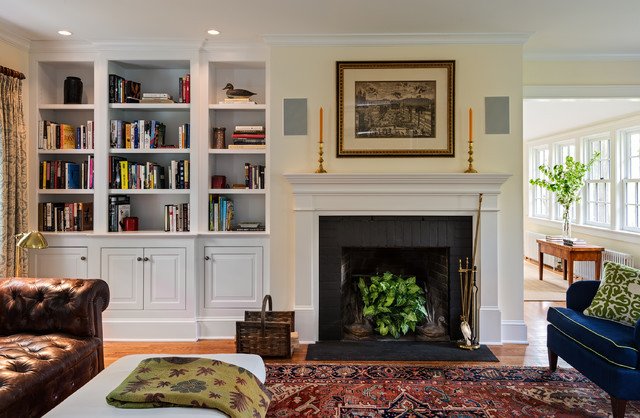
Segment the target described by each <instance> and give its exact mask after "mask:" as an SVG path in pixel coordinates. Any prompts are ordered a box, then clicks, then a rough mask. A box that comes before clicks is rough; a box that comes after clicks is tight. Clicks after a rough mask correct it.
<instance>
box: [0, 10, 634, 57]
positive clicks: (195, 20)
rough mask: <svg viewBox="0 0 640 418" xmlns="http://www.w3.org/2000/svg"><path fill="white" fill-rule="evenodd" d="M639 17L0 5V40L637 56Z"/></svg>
mask: <svg viewBox="0 0 640 418" xmlns="http://www.w3.org/2000/svg"><path fill="white" fill-rule="evenodd" d="M639 16H640V2H639V1H637V0H616V1H614V2H606V1H602V0H536V1H525V0H482V1H478V0H396V1H390V0H269V1H266V0H183V1H176V0H109V1H100V0H20V1H15V0H0V32H4V33H11V34H13V35H16V36H18V37H21V38H24V39H27V40H53V39H60V38H61V37H60V35H58V34H57V33H56V32H57V31H58V30H60V29H66V30H69V31H71V32H73V35H72V36H71V37H69V38H70V39H74V40H76V41H86V42H117V41H127V40H137V41H140V40H165V39H171V40H193V41H199V40H201V41H204V40H207V39H210V40H212V41H215V42H224V43H229V42H259V41H261V40H262V37H263V36H264V35H303V34H306V35H337V34H340V35H350V34H378V35H380V34H450V33H457V34H506V33H509V34H525V35H527V36H529V37H528V40H527V42H526V43H525V44H524V52H525V53H526V54H575V55H585V54H587V55H588V54H598V55H601V54H618V55H629V54H631V55H637V54H640V42H638V40H640V25H639V24H638V18H639ZM212 28H215V29H217V30H219V31H220V32H221V34H220V35H218V36H216V37H212V36H211V35H208V34H207V33H206V31H207V30H208V29H212Z"/></svg>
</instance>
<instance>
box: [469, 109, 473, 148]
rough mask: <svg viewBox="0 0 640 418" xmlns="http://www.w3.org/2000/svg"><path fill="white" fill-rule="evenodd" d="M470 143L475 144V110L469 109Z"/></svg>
mask: <svg viewBox="0 0 640 418" xmlns="http://www.w3.org/2000/svg"><path fill="white" fill-rule="evenodd" d="M469 142H473V110H471V108H469Z"/></svg>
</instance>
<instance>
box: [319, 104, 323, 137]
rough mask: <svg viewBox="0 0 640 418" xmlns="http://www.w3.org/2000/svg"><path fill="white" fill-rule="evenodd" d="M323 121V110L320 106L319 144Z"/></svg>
mask: <svg viewBox="0 0 640 418" xmlns="http://www.w3.org/2000/svg"><path fill="white" fill-rule="evenodd" d="M323 119H324V110H323V109H322V106H320V142H322V125H323Z"/></svg>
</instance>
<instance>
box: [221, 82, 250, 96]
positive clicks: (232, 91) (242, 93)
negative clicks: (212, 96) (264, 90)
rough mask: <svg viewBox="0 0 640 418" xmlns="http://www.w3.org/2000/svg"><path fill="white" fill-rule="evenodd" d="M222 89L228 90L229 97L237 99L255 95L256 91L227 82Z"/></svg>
mask: <svg viewBox="0 0 640 418" xmlns="http://www.w3.org/2000/svg"><path fill="white" fill-rule="evenodd" d="M222 90H226V91H227V97H228V98H230V99H236V98H248V97H251V96H253V95H254V94H256V93H254V92H252V91H249V90H244V89H235V88H233V84H231V83H227V85H226V86H224V88H223V89H222Z"/></svg>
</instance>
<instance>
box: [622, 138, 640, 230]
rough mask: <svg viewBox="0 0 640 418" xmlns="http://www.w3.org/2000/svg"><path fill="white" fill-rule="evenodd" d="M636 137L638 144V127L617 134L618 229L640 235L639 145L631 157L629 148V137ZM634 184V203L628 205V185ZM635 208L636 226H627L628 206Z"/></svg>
mask: <svg viewBox="0 0 640 418" xmlns="http://www.w3.org/2000/svg"><path fill="white" fill-rule="evenodd" d="M633 135H636V136H637V138H636V139H637V140H638V141H639V142H640V126H631V127H628V128H625V129H621V130H620V132H619V136H620V141H621V149H622V153H621V158H620V162H621V165H622V167H621V170H620V183H621V190H622V193H621V197H620V211H621V214H622V216H621V225H620V229H622V230H623V231H629V232H635V233H640V194H639V193H640V145H638V148H637V153H636V154H635V155H633V154H632V153H633V149H632V148H631V144H630V142H631V139H632V138H631V136H633ZM634 160H635V163H636V164H637V165H638V166H639V167H638V171H637V172H636V176H635V177H632V175H631V168H632V165H633V163H634ZM630 184H635V185H636V187H635V189H636V191H635V202H633V203H630V202H629V197H628V190H629V185H630ZM630 205H632V206H635V218H636V222H635V225H636V226H631V225H629V219H628V215H629V211H628V206H630Z"/></svg>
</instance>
